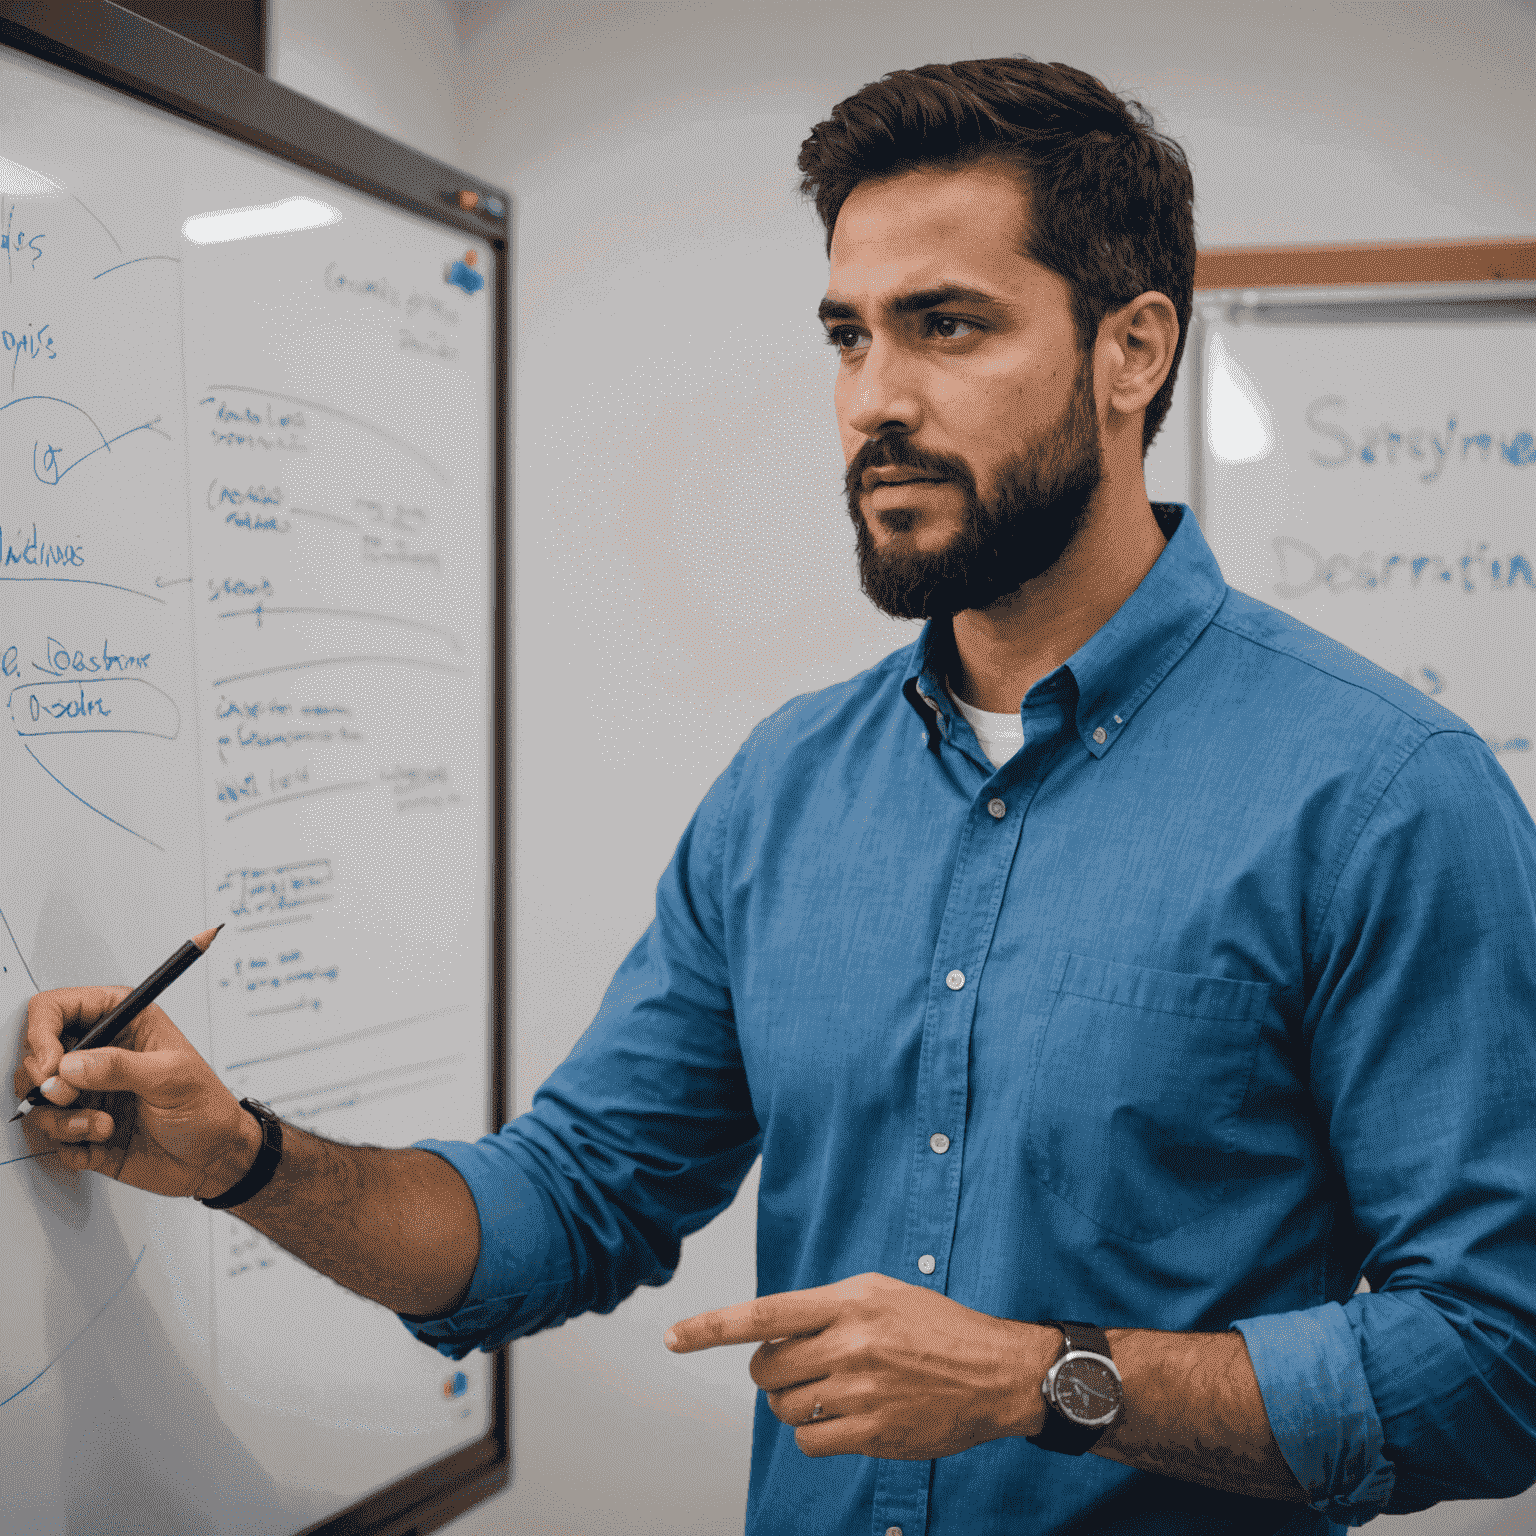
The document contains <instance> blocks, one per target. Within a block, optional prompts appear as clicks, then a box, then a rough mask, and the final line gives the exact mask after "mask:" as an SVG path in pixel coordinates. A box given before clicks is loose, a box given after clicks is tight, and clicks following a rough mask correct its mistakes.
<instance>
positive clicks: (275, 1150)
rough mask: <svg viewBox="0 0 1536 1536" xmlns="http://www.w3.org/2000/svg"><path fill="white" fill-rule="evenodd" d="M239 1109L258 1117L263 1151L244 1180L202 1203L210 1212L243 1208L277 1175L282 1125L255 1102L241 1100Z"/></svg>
mask: <svg viewBox="0 0 1536 1536" xmlns="http://www.w3.org/2000/svg"><path fill="white" fill-rule="evenodd" d="M240 1107H241V1109H244V1110H248V1111H249V1112H250V1113H251V1114H253V1115H255V1117H256V1120H257V1123H258V1124H259V1125H260V1126H261V1151H260V1152H258V1153H257V1154H256V1161H255V1162H254V1163H252V1164H251V1166H250V1171H249V1172H247V1174H246V1175H245V1177H244V1178H243V1179H241V1180H240V1181H239V1182H238V1183H236V1184H235V1185H233V1186H232V1187H231V1188H229V1189H226V1190H225V1191H224V1193H223V1194H222V1195H219V1196H218V1197H217V1198H216V1199H213V1200H204V1201H202V1202H200V1203H201V1204H203V1205H206V1206H207V1207H208V1209H209V1210H210V1211H227V1210H229V1209H230V1208H231V1207H232V1206H236V1205H243V1204H244V1203H245V1202H246V1201H247V1200H249V1199H250V1198H251V1196H252V1195H254V1194H256V1193H257V1192H258V1191H259V1190H263V1189H265V1188H266V1187H267V1183H268V1181H269V1180H270V1179H271V1177H272V1175H273V1174H274V1173H276V1172H277V1165H278V1161H279V1160H280V1159H281V1157H282V1155H283V1122H282V1121H281V1120H279V1119H278V1118H277V1116H276V1115H274V1114H273V1113H272V1111H271V1110H270V1109H268V1108H267V1106H266V1105H265V1104H262V1103H260V1102H259V1101H258V1100H256V1099H241V1100H240Z"/></svg>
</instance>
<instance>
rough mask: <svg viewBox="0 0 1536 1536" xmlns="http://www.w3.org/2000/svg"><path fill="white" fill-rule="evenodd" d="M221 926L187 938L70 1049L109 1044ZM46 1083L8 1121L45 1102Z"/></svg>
mask: <svg viewBox="0 0 1536 1536" xmlns="http://www.w3.org/2000/svg"><path fill="white" fill-rule="evenodd" d="M223 926H224V924H223V923H220V924H219V927H218V928H209V929H206V930H205V931H204V932H202V933H200V934H198V935H197V937H196V938H192V939H188V940H187V942H186V943H185V944H183V945H182V946H181V948H180V949H178V950H177V951H176V953H175V954H174V955H172V956H171V958H170V959H169V960H167V961H166V962H165V964H164V965H162V966H161V967H160V968H159V969H158V970H156V971H154V972H152V973H151V974H150V975H149V976H147V977H146V978H145V979H144V980H143V981H141V982H140V983H139V984H138V986H136V987H135V988H134V989H133V991H132V992H130V993H129V994H128V996H127V997H125V998H124V999H123V1000H122V1002H120V1003H119V1004H118V1005H117V1007H115V1008H114V1009H113V1010H112V1011H111V1012H110V1013H108V1014H105V1015H104V1016H103V1017H102V1018H100V1019H98V1020H97V1021H96V1023H95V1024H94V1025H92V1026H91V1028H90V1029H89V1030H88V1031H87V1032H86V1033H85V1034H84V1035H83V1036H82V1037H81V1038H80V1039H79V1040H77V1041H76V1042H75V1043H74V1044H73V1045H72V1046H70V1049H71V1050H73V1051H89V1050H92V1049H94V1048H95V1047H96V1046H99V1045H111V1043H112V1042H113V1041H114V1040H115V1039H116V1038H117V1036H118V1035H119V1034H120V1033H121V1031H122V1030H123V1029H124V1028H126V1027H127V1026H128V1025H129V1024H131V1023H132V1022H133V1021H134V1020H135V1019H136V1018H137V1017H138V1016H139V1015H140V1014H141V1013H143V1011H144V1010H145V1009H146V1008H148V1007H149V1005H150V1004H151V1003H152V1002H154V1000H155V999H156V998H157V997H159V996H160V994H161V993H162V992H164V991H165V989H166V988H167V987H168V986H170V984H171V983H172V982H173V981H175V980H176V978H177V977H178V976H180V975H181V974H182V972H183V971H185V970H186V969H187V968H188V967H189V966H191V964H192V963H193V961H195V960H201V959H202V957H203V956H204V955H205V954H206V953H207V952H208V946H209V945H210V944H212V943H213V941H214V938H215V936H216V935H217V934H218V931H219V928H222V927H223ZM52 1081H53V1079H52V1078H50V1079H49V1082H52ZM47 1086H48V1084H47V1083H42V1084H39V1086H38V1087H36V1088H34V1089H33V1090H32V1091H31V1093H29V1094H28V1095H27V1096H26V1098H24V1099H23V1100H22V1101H21V1106H20V1108H19V1109H17V1111H16V1113H15V1114H14V1115H12V1116H11V1120H12V1121H13V1122H14V1121H17V1120H20V1119H21V1117H22V1116H23V1115H25V1114H28V1113H30V1112H31V1111H32V1110H33V1109H35V1108H37V1107H38V1106H39V1105H41V1104H46V1103H47V1102H48V1100H47V1098H46V1097H45V1096H44V1094H43V1089H44V1088H46V1087H47Z"/></svg>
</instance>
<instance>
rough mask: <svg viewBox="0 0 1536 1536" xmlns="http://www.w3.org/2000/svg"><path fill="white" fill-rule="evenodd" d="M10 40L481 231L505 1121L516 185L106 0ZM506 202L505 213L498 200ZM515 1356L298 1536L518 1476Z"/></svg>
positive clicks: (31, 12) (491, 1022)
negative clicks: (473, 1405)
mask: <svg viewBox="0 0 1536 1536" xmlns="http://www.w3.org/2000/svg"><path fill="white" fill-rule="evenodd" d="M0 44H4V45H6V46H8V47H10V48H12V49H15V50H16V51H18V52H20V53H26V54H30V55H32V56H33V57H34V58H39V59H42V60H43V61H45V62H46V63H49V64H53V65H56V66H59V67H62V68H64V69H67V70H69V71H71V72H73V73H75V74H78V75H83V76H85V77H87V78H89V79H91V80H95V81H97V82H99V83H101V84H104V85H108V86H111V87H114V88H115V89H117V90H120V91H122V92H123V93H125V94H126V95H129V96H132V97H135V98H137V99H138V100H139V101H142V102H146V103H148V104H149V105H150V106H153V107H156V108H159V109H161V110H163V111H166V112H169V113H171V114H173V115H175V116H178V117H182V118H185V119H188V120H190V121H192V122H196V123H200V124H202V125H203V126H204V127H207V128H212V129H214V130H216V131H217V132H219V133H222V134H225V135H227V136H228V137H230V138H232V139H236V140H239V141H240V142H242V143H244V144H248V145H250V146H252V147H254V148H256V149H259V150H262V151H264V152H266V153H268V154H270V155H272V156H273V157H275V158H277V159H280V160H285V161H287V162H289V163H291V164H293V165H296V166H300V167H302V168H303V169H305V170H307V171H312V172H317V173H318V174H320V175H322V176H326V177H329V178H330V179H332V180H334V181H338V182H341V183H342V184H344V185H346V186H349V187H352V188H353V189H355V190H356V191H359V192H362V193H364V194H366V195H368V196H371V197H374V198H377V199H379V200H380V201H382V202H386V203H389V204H392V205H393V206H395V207H397V208H401V209H404V210H406V211H407V212H410V213H415V214H418V215H422V216H424V217H426V218H429V219H432V220H434V221H436V222H438V223H440V224H442V225H444V226H446V227H448V228H451V229H455V230H458V231H461V232H463V233H464V234H467V235H470V236H473V237H474V238H476V239H479V240H482V241H484V242H485V243H486V244H488V245H489V246H490V248H491V252H492V256H491V268H492V270H491V271H490V272H489V273H487V274H486V287H487V292H488V296H489V298H490V301H491V309H492V316H493V319H492V324H493V327H494V330H493V337H492V381H493V382H492V397H491V400H490V402H489V404H490V408H491V410H492V412H493V421H492V432H491V441H492V454H493V460H492V489H491V508H492V528H491V547H492V556H493V567H494V585H493V600H492V605H491V625H492V633H491V697H492V710H491V715H490V720H489V722H488V729H489V732H490V743H489V745H490V749H491V751H490V758H491V792H492V806H491V829H492V833H491V835H492V847H491V857H490V881H491V903H490V905H491V927H490V955H489V957H488V958H489V964H490V967H491V974H490V977H489V997H490V1001H491V1015H490V1018H489V1019H488V1020H487V1028H488V1030H489V1039H488V1042H487V1045H488V1052H489V1057H490V1079H491V1080H490V1103H489V1105H488V1106H487V1109H488V1124H487V1126H486V1129H487V1130H488V1131H494V1130H496V1129H497V1128H499V1127H500V1126H501V1124H502V1123H503V1122H504V1121H505V1119H506V1113H507V1103H508V1097H509V1092H510V1085H509V1083H508V1081H507V1077H508V1066H509V1063H510V1061H511V1050H510V1039H509V1031H510V1028H511V1006H510V999H511V997H512V995H513V992H512V974H511V966H512V947H511V943H510V938H511V934H510V928H509V905H508V896H507V892H508V876H509V873H510V870H511V860H512V843H511V831H512V826H513V822H512V810H513V806H512V793H513V786H512V784H511V781H510V778H509V769H510V766H511V763H512V762H513V760H514V759H513V756H512V750H513V742H512V719H513V714H512V697H511V677H512V674H511V670H510V666H509V660H510V658H509V654H508V652H509V637H510V634H511V617H512V612H511V595H510V594H511V592H512V576H513V573H512V544H511V538H510V522H509V501H508V487H509V462H508V461H509V456H510V447H511V442H510V425H509V424H510V420H511V417H510V405H511V401H510V390H511V382H510V381H511V371H510V367H509V362H510V354H511V325H510V305H509V297H508V296H509V291H510V274H509V266H510V262H511V228H510V209H511V199H510V198H509V197H508V195H507V194H506V193H505V192H504V191H502V190H501V189H500V188H498V187H496V186H494V185H492V184H491V183H489V182H486V181H482V180H480V179H479V178H477V177H474V176H471V175H468V174H466V173H464V172H462V171H457V170H455V169H454V168H453V167H451V166H449V165H446V164H444V163H443V162H442V161H440V160H434V159H433V158H431V157H430V156H428V155H424V154H421V153H419V152H418V151H416V150H414V149H411V148H409V147H408V146H406V145H404V144H400V143H398V142H396V141H395V140H393V139H389V138H387V137H385V136H384V135H383V134H380V133H375V132H374V131H373V130H372V129H370V128H365V127H364V126H363V125H362V124H361V123H357V122H354V121H353V120H352V119H351V118H348V117H343V116H342V115H341V114H340V113H338V112H333V111H332V110H331V109H330V108H328V107H324V106H322V105H321V104H320V103H319V102H316V101H312V100H310V99H309V98H308V97H306V96H301V95H299V94H298V93H297V92H296V91H291V90H289V89H288V88H287V87H286V86H282V85H279V84H277V83H276V82H275V81H272V80H269V79H267V78H266V77H265V76H264V75H259V74H256V73H254V72H253V71H251V70H249V69H246V68H245V67H244V66H242V65H240V64H236V63H235V62H233V61H232V60H230V59H227V58H225V57H224V56H223V55H221V54H218V53H214V52H213V51H211V50H210V49H207V48H203V47H200V46H199V45H198V44H196V43H193V42H190V41H188V40H187V39H186V38H184V37H181V36H180V35H179V34H177V33H175V32H171V31H168V30H167V29H166V28H164V27H160V26H157V25H155V24H154V23H153V22H150V21H146V20H145V19H144V18H143V17H140V16H137V15H135V14H134V13H133V12H131V11H127V10H124V9H123V8H122V7H121V6H117V5H113V4H110V3H107V0H0ZM498 209H499V212H497V211H495V210H498ZM510 1383H511V1366H510V1360H509V1351H508V1347H507V1346H506V1345H503V1346H502V1347H501V1348H500V1349H498V1350H496V1351H495V1352H494V1355H493V1364H492V1405H491V1411H492V1419H491V1428H490V1431H489V1432H488V1433H487V1434H486V1435H484V1436H482V1437H481V1439H479V1440H477V1441H475V1442H473V1443H472V1444H470V1445H467V1446H464V1447H462V1448H461V1449H459V1450H457V1451H455V1452H453V1453H451V1454H450V1455H448V1456H445V1457H442V1458H440V1459H439V1460H437V1461H435V1462H431V1463H429V1464H428V1465H426V1466H424V1467H420V1468H418V1469H417V1470H416V1471H414V1472H412V1473H409V1474H408V1475H406V1476H405V1477H403V1478H400V1479H398V1480H397V1481H396V1482H394V1483H392V1484H390V1485H389V1486H388V1487H386V1488H383V1489H381V1490H379V1491H378V1492H377V1493H374V1494H371V1495H370V1496H369V1497H367V1498H365V1499H362V1500H359V1501H358V1502H357V1503H355V1504H352V1505H350V1506H349V1507H347V1508H346V1509H342V1510H338V1511H337V1512H336V1513H335V1514H333V1515H331V1516H329V1517H327V1518H326V1519H324V1520H322V1521H320V1522H318V1523H316V1524H313V1525H310V1526H307V1527H305V1528H304V1530H303V1531H302V1532H297V1533H294V1536H425V1533H426V1532H428V1531H434V1530H437V1529H438V1528H439V1527H441V1526H443V1525H446V1524H447V1523H448V1521H450V1520H452V1519H454V1518H456V1517H457V1516H458V1515H460V1514H462V1513H463V1512H464V1511H465V1510H467V1509H468V1508H470V1507H471V1506H472V1505H474V1504H477V1503H479V1502H480V1501H481V1500H483V1499H487V1498H490V1497H492V1496H493V1495H495V1494H497V1493H499V1492H500V1491H501V1490H502V1489H503V1488H505V1487H506V1486H507V1485H508V1484H509V1483H510V1482H511V1478H512V1425H511V1390H510Z"/></svg>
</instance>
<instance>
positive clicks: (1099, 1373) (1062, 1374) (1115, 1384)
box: [1051, 1355, 1121, 1426]
mask: <svg viewBox="0 0 1536 1536" xmlns="http://www.w3.org/2000/svg"><path fill="white" fill-rule="evenodd" d="M1051 1395H1052V1398H1053V1399H1054V1401H1055V1403H1056V1406H1057V1408H1059V1409H1060V1410H1061V1412H1062V1413H1063V1414H1065V1415H1066V1417H1067V1418H1069V1419H1070V1420H1071V1421H1072V1422H1073V1423H1074V1424H1084V1425H1090V1426H1096V1425H1099V1424H1107V1423H1109V1422H1110V1420H1112V1419H1113V1418H1114V1416H1115V1414H1116V1413H1117V1412H1118V1411H1119V1408H1120V1401H1121V1390H1120V1378H1119V1377H1118V1376H1117V1375H1116V1374H1115V1372H1114V1371H1113V1370H1112V1369H1111V1368H1110V1367H1109V1366H1108V1365H1107V1364H1106V1363H1105V1362H1104V1361H1102V1360H1100V1359H1098V1358H1096V1357H1095V1356H1091V1355H1078V1356H1076V1357H1070V1358H1068V1359H1067V1360H1065V1361H1063V1362H1062V1365H1061V1367H1060V1369H1059V1370H1058V1371H1057V1372H1056V1385H1055V1387H1054V1388H1053V1389H1052V1394H1051Z"/></svg>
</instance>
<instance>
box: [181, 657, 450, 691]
mask: <svg viewBox="0 0 1536 1536" xmlns="http://www.w3.org/2000/svg"><path fill="white" fill-rule="evenodd" d="M358 662H382V663H383V664H384V665H385V666H389V667H425V668H426V669H427V670H428V671H430V672H452V673H454V674H455V675H457V676H459V677H463V676H465V675H466V674H467V673H468V672H469V668H468V667H461V666H456V665H454V663H453V662H451V661H428V660H427V659H426V658H425V657H422V656H320V657H317V658H316V659H315V660H314V661H288V662H284V663H283V664H282V665H281V666H276V667H257V668H256V670H255V671H254V672H232V673H231V674H230V675H229V676H228V677H216V678H214V680H213V682H212V683H211V684H209V686H210V687H212V688H222V687H223V686H224V685H225V684H226V683H243V682H245V680H246V679H247V678H251V677H266V676H267V675H268V674H269V673H272V672H302V671H304V670H305V669H306V668H309V667H347V666H352V665H353V664H354V663H358Z"/></svg>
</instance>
